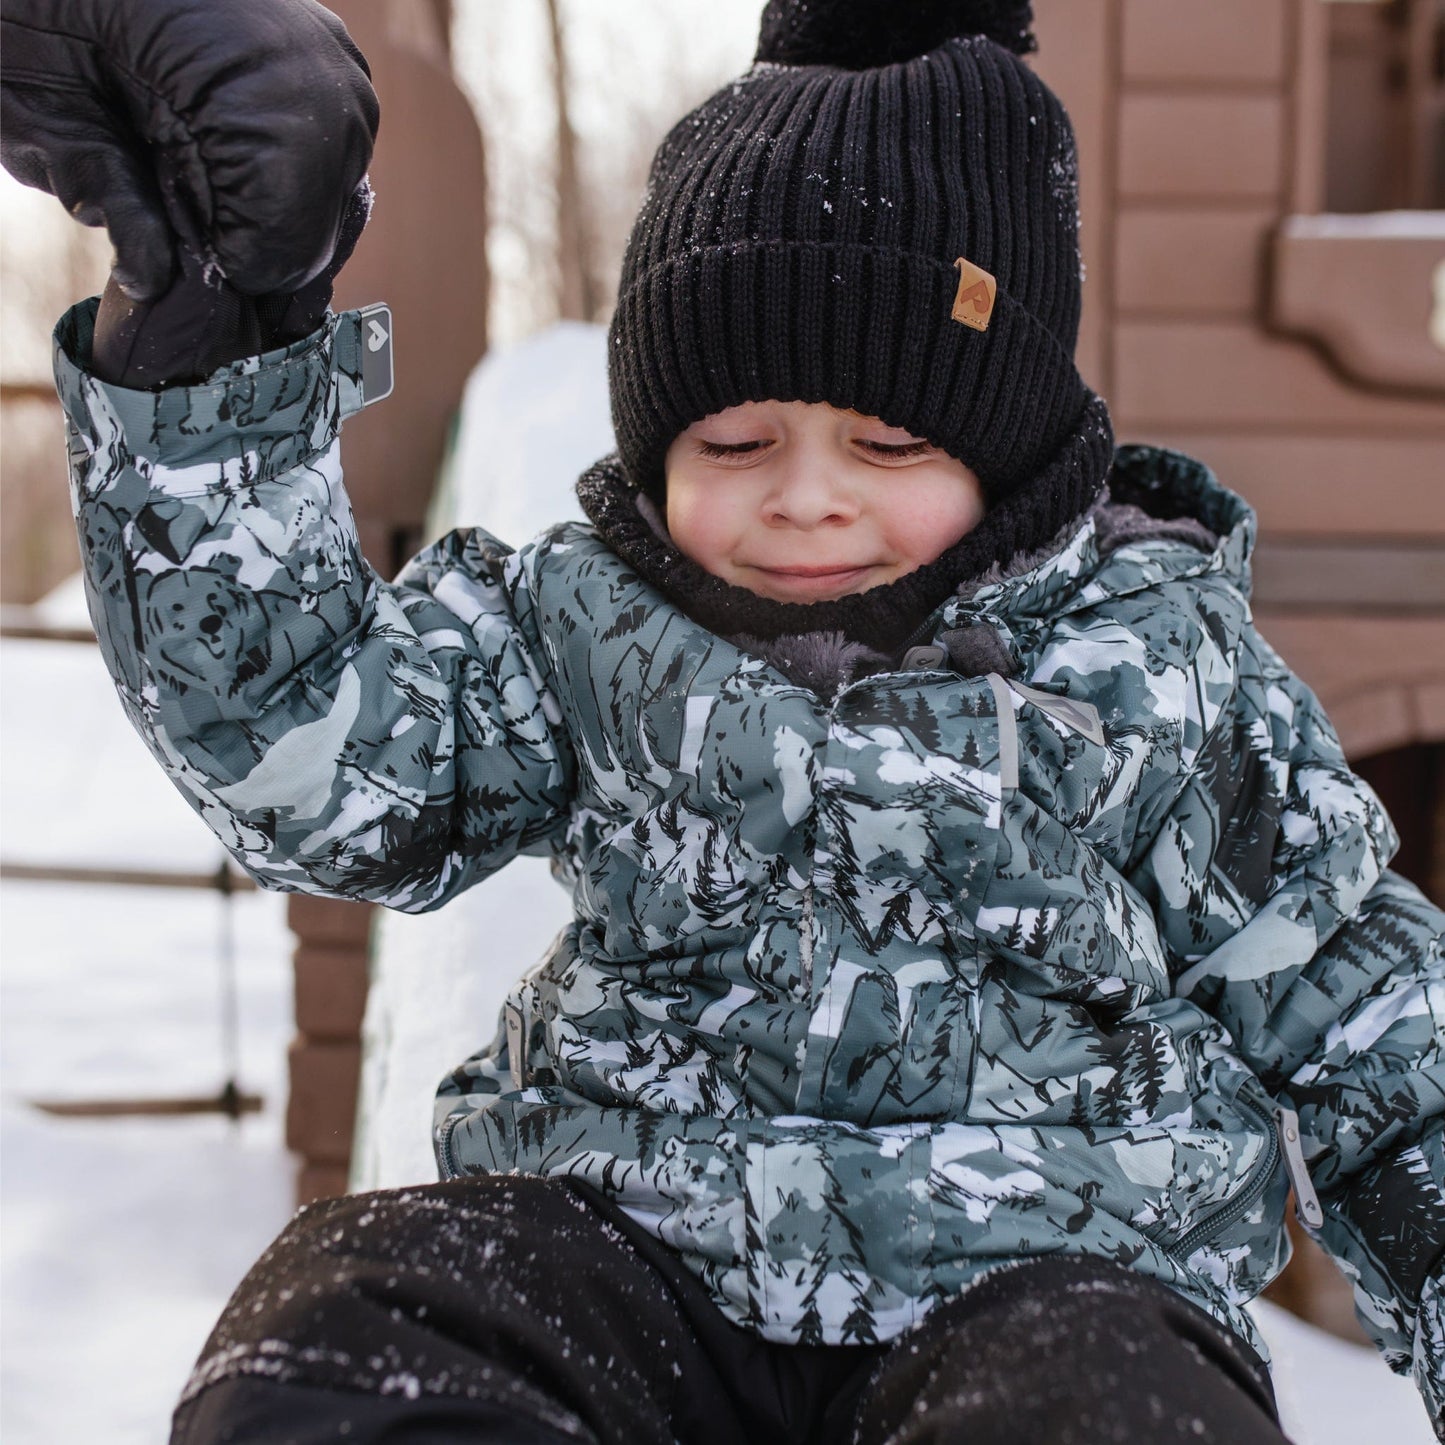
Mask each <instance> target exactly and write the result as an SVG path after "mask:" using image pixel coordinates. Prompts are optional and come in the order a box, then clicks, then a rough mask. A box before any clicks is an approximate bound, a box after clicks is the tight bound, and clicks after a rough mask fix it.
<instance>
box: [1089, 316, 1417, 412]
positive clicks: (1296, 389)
mask: <svg viewBox="0 0 1445 1445" xmlns="http://www.w3.org/2000/svg"><path fill="white" fill-rule="evenodd" d="M1110 400H1111V401H1112V402H1113V403H1114V409H1115V414H1116V416H1117V417H1118V418H1120V419H1121V420H1122V421H1124V422H1126V423H1127V424H1128V425H1129V426H1130V427H1131V428H1133V429H1135V430H1138V429H1140V428H1145V427H1151V428H1154V429H1155V430H1158V429H1159V428H1161V427H1166V426H1171V427H1178V428H1190V429H1193V430H1198V431H1205V430H1216V429H1218V430H1226V429H1234V428H1258V429H1262V430H1272V431H1276V432H1279V431H1288V432H1294V433H1298V432H1299V431H1302V430H1309V431H1317V432H1320V433H1328V432H1331V431H1333V432H1336V433H1350V432H1370V431H1377V432H1382V433H1385V434H1387V435H1412V436H1420V435H1425V436H1434V437H1435V438H1437V439H1439V440H1441V441H1445V405H1442V404H1441V403H1439V402H1430V401H1417V400H1413V399H1410V398H1407V397H1401V396H1391V395H1389V394H1388V393H1374V392H1367V391H1364V390H1361V389H1360V388H1358V387H1353V386H1351V385H1349V384H1348V383H1347V382H1345V381H1343V380H1341V379H1340V378H1339V377H1338V376H1336V375H1335V373H1334V372H1333V371H1331V370H1330V368H1329V366H1328V365H1327V363H1326V362H1325V361H1324V360H1323V359H1322V358H1321V357H1319V356H1318V355H1317V354H1316V353H1315V352H1313V351H1312V350H1310V348H1309V347H1307V346H1302V345H1300V344H1298V343H1296V342H1292V341H1282V340H1279V339H1278V338H1276V337H1272V336H1266V335H1265V334H1263V333H1262V332H1260V331H1258V330H1257V329H1256V328H1255V327H1253V326H1251V325H1250V324H1248V323H1247V322H1236V321H1220V322H1207V321H1120V322H1119V323H1118V325H1117V326H1116V328H1115V332H1114V395H1113V396H1112V397H1111V398H1110ZM1126 434H1127V433H1126Z"/></svg>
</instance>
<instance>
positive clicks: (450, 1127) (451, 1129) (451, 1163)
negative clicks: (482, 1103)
mask: <svg viewBox="0 0 1445 1445" xmlns="http://www.w3.org/2000/svg"><path fill="white" fill-rule="evenodd" d="M461 1122H462V1115H460V1114H453V1115H452V1116H451V1118H450V1119H447V1120H446V1121H445V1122H444V1123H443V1124H442V1127H441V1129H440V1131H439V1132H438V1133H437V1143H436V1156H437V1172H438V1174H440V1175H441V1178H442V1181H443V1182H445V1181H446V1180H448V1179H458V1178H460V1177H461V1172H462V1171H461V1170H460V1169H458V1168H457V1161H456V1158H455V1156H454V1155H453V1154H452V1135H453V1134H455V1133H456V1132H457V1127H458V1126H459V1125H460V1124H461Z"/></svg>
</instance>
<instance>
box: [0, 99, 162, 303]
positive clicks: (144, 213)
mask: <svg viewBox="0 0 1445 1445" xmlns="http://www.w3.org/2000/svg"><path fill="white" fill-rule="evenodd" d="M0 127H3V130H0V135H3V141H0V146H3V161H4V165H5V169H6V170H8V171H9V172H10V173H11V174H12V175H13V176H15V178H16V179H17V180H19V181H22V182H23V183H24V184H25V185H28V186H34V187H35V188H36V189H38V190H42V191H49V192H50V194H51V195H53V196H55V197H56V198H57V199H58V200H59V201H60V203H61V204H62V205H63V206H64V207H65V208H66V210H67V211H69V212H70V214H71V215H72V216H74V217H75V219H76V220H78V221H80V222H81V223H82V224H83V225H86V226H104V227H105V228H106V229H107V230H108V231H109V232H110V240H111V244H112V245H113V246H114V247H115V251H116V257H117V265H116V271H117V274H118V277H119V279H120V281H121V284H122V285H124V286H125V288H126V290H127V291H129V292H130V293H131V294H132V295H134V296H142V297H154V296H158V295H159V294H160V293H161V292H163V291H164V290H165V289H166V287H167V286H169V285H170V282H171V276H172V274H173V273H174V270H175V256H174V245H173V241H172V232H171V226H170V223H169V222H168V220H167V218H166V212H165V206H164V202H163V200H162V197H161V192H160V189H159V186H158V184H157V180H156V177H155V176H154V175H153V174H152V172H151V169H150V155H149V153H148V151H147V150H146V148H145V147H143V146H141V145H140V144H139V143H138V142H136V141H134V140H133V139H131V138H130V137H128V136H123V135H117V133H116V132H117V123H116V121H115V119H114V118H113V117H112V116H110V115H109V114H107V113H106V112H105V110H104V108H103V107H102V106H101V105H100V104H99V103H98V101H97V100H96V99H95V98H94V97H93V96H90V95H86V94H84V93H76V92H73V91H67V90H65V89H63V88H54V87H47V86H42V85H38V84H32V83H29V82H28V81H16V80H14V79H13V78H12V77H7V78H6V80H5V83H4V84H3V85H0Z"/></svg>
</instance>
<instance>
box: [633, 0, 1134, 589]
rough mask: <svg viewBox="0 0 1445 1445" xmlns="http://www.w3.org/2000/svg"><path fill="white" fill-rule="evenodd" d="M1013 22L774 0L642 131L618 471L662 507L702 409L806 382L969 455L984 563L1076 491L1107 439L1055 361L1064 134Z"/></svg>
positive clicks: (1064, 292)
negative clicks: (712, 78) (740, 67)
mask: <svg viewBox="0 0 1445 1445" xmlns="http://www.w3.org/2000/svg"><path fill="white" fill-rule="evenodd" d="M1031 25H1032V11H1031V7H1030V5H1029V4H1027V3H1024V4H1018V3H1008V0H972V3H970V0H907V3H902V0H769V3H768V5H767V7H766V9H765V11H764V13H763V17H762V26H761V35H760V40H759V48H758V53H757V57H756V59H755V61H754V64H753V67H752V69H751V70H750V71H748V72H747V74H745V75H743V76H742V77H740V78H739V79H738V80H737V81H735V82H733V83H732V84H731V85H729V86H726V87H724V88H723V89H722V90H720V91H719V92H718V93H717V94H715V95H713V96H712V97H711V98H710V99H709V100H707V101H705V102H704V103H703V104H702V105H700V106H699V107H698V108H697V109H696V110H694V111H693V112H692V113H691V114H690V115H688V116H686V117H684V118H683V120H682V121H681V122H679V124H678V125H677V126H675V127H674V128H673V130H672V131H671V133H670V134H669V135H668V136H667V138H666V139H665V140H664V141H663V143H662V145H661V147H660V148H659V149H658V152H657V155H656V157H655V158H654V160H653V165H652V171H651V175H650V178H649V183H648V188H647V192H646V195H645V196H644V199H643V203H642V208H641V211H640V213H639V215H638V218H637V221H636V224H635V226H634V229H633V232H632V237H631V240H630V242H629V244H628V248H627V253H626V257H625V260H624V262H623V270H622V280H621V287H620V291H619V296H618V304H617V310H616V313H615V315H614V318H613V322H612V327H611V335H610V353H609V371H610V383H611V391H612V409H613V423H614V428H615V431H616V435H617V441H618V448H619V453H620V456H621V460H622V465H623V469H624V472H625V475H626V477H627V479H628V481H629V482H630V483H631V484H632V485H634V486H636V487H639V488H641V489H642V490H643V491H645V492H646V493H648V494H649V495H650V496H652V497H653V498H654V499H657V500H660V499H661V498H662V496H663V491H664V481H663V464H664V458H665V456H666V453H667V449H668V447H669V445H670V444H671V442H672V441H673V439H674V438H675V437H676V436H677V435H678V434H679V433H680V432H681V431H683V430H684V429H686V428H687V427H688V426H690V425H691V424H692V423H693V422H695V421H697V420H699V419H700V418H702V417H704V416H708V415H711V414H712V413H714V412H718V411H722V410H724V409H726V408H727V407H729V406H734V405H737V404H738V403H741V402H745V401H761V400H768V399H772V400H778V401H820V402H829V403H831V404H832V405H834V406H836V407H840V408H852V409H854V410H857V411H859V412H863V413H865V414H868V415H874V416H879V417H881V418H882V419H883V420H884V421H885V422H887V423H889V424H890V425H892V426H897V427H903V428H905V429H906V430H908V431H910V432H912V433H913V434H914V435H916V436H920V437H924V438H926V439H927V440H928V441H930V442H932V443H933V444H934V445H936V446H939V447H941V448H943V449H944V450H945V451H947V452H949V453H950V454H951V455H953V456H956V457H958V458H959V459H960V460H961V461H963V462H965V463H966V464H967V465H968V466H970V467H972V468H973V469H974V471H975V472H977V473H978V475H979V477H980V478H981V479H982V481H983V483H984V488H985V492H986V496H987V499H988V502H989V506H990V513H991V515H990V518H989V519H988V523H987V530H988V533H989V535H990V537H991V538H992V540H991V542H990V544H989V547H988V549H987V550H989V551H992V552H994V553H996V554H1001V555H1002V556H1003V557H1005V558H1006V557H1007V556H1009V555H1012V554H1013V553H1014V552H1017V551H1018V550H1020V549H1023V548H1028V547H1033V546H1038V545H1042V544H1043V543H1044V542H1046V541H1048V540H1049V539H1051V538H1052V537H1054V536H1055V535H1056V534H1057V533H1058V532H1059V531H1060V529H1061V528H1063V527H1064V526H1066V525H1067V524H1068V523H1069V521H1070V520H1071V519H1074V518H1077V517H1078V516H1079V515H1080V514H1081V513H1082V512H1083V510H1085V508H1087V506H1088V505H1089V503H1090V502H1091V501H1092V500H1093V498H1094V497H1095V496H1096V495H1097V494H1098V492H1099V490H1100V488H1101V487H1102V485H1103V481H1104V477H1105V475H1106V473H1107V470H1108V466H1109V463H1110V460H1111V459H1112V454H1113V438H1112V433H1111V431H1110V428H1109V420H1108V412H1107V410H1106V409H1105V407H1104V405H1103V403H1102V401H1100V400H1099V399H1098V398H1097V397H1095V396H1094V395H1093V393H1091V392H1090V391H1089V389H1088V388H1087V387H1086V386H1085V385H1084V383H1083V381H1082V380H1081V378H1080V377H1079V374H1078V372H1077V370H1076V369H1075V366H1074V361H1073V355H1074V344H1075V340H1076V337H1077V333H1078V324H1079V309H1080V257H1079V245H1078V182H1077V164H1076V153H1075V147H1074V136H1073V130H1072V127H1071V126H1070V124H1069V120H1068V116H1067V115H1066V113H1065V111H1064V108H1063V106H1062V105H1061V104H1060V102H1059V100H1058V98H1057V97H1056V96H1055V95H1054V94H1053V92H1052V91H1050V90H1049V88H1048V87H1047V86H1046V85H1045V84H1044V83H1043V81H1042V80H1040V79H1039V78H1038V76H1036V75H1035V74H1034V73H1033V71H1032V70H1031V69H1030V68H1029V67H1028V66H1027V65H1026V64H1024V63H1023V61H1022V60H1021V58H1020V57H1021V56H1022V55H1024V54H1026V53H1027V52H1029V51H1030V50H1032V49H1033V47H1034V40H1033V35H1032V33H1031ZM967 540H968V539H965V541H967ZM980 540H982V539H980ZM988 560H997V558H996V557H995V558H990V559H988ZM982 565H985V566H986V565H987V561H983V562H982Z"/></svg>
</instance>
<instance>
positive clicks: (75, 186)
mask: <svg viewBox="0 0 1445 1445" xmlns="http://www.w3.org/2000/svg"><path fill="white" fill-rule="evenodd" d="M56 195H57V196H58V198H59V199H60V201H61V202H62V203H63V204H64V205H65V207H66V209H67V210H68V211H69V212H70V214H71V215H72V216H74V217H75V219H76V220H78V221H81V222H83V223H84V224H85V225H87V226H104V227H105V229H106V232H107V234H108V235H109V236H110V244H111V245H112V246H113V247H114V248H115V261H114V264H113V267H112V272H113V274H114V276H115V279H116V281H117V282H118V283H119V285H120V286H121V287H122V288H123V289H124V290H125V292H126V293H127V294H128V295H129V296H131V297H132V298H133V299H135V300H137V301H144V300H154V299H155V298H156V297H158V296H160V295H162V294H163V293H164V292H165V290H166V289H167V287H169V286H170V284H171V281H172V279H173V278H174V276H175V274H176V249H177V248H176V235H175V230H174V227H173V225H172V223H171V222H170V220H169V219H168V218H167V216H166V211H165V206H164V202H163V201H162V199H161V196H160V193H159V191H158V189H157V187H156V184H155V182H154V180H153V179H152V178H151V177H150V176H149V175H148V174H146V173H145V172H144V171H143V169H142V167H141V165H140V164H139V163H138V161H137V158H136V157H134V156H132V155H130V154H129V153H127V152H126V151H124V150H120V149H118V148H112V147H106V146H94V147H92V148H91V149H90V151H89V152H88V154H86V155H83V156H78V157H76V158H75V159H74V160H73V161H72V162H71V163H70V164H69V165H68V166H67V167H66V168H65V172H64V178H63V179H61V180H60V182H59V184H58V186H57V188H56Z"/></svg>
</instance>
